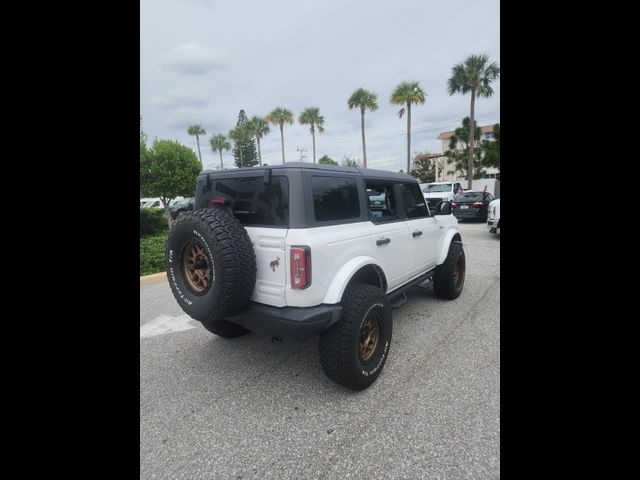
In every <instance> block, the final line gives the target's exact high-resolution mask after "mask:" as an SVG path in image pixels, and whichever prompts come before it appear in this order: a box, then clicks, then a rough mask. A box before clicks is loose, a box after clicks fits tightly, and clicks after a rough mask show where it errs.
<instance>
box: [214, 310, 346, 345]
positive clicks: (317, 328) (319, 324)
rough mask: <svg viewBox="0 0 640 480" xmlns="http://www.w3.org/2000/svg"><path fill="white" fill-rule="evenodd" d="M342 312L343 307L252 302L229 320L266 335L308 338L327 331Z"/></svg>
mask: <svg viewBox="0 0 640 480" xmlns="http://www.w3.org/2000/svg"><path fill="white" fill-rule="evenodd" d="M341 313H342V306H340V305H338V304H336V305H327V304H322V305H318V306H315V307H272V306H269V305H263V304H260V303H254V302H251V303H250V304H249V307H247V308H246V309H245V310H244V311H243V312H241V313H239V314H238V315H234V316H233V317H226V320H228V321H230V322H233V323H237V324H239V325H242V326H243V327H245V328H247V329H249V330H252V331H254V332H257V333H261V334H263V335H270V336H273V337H278V338H305V337H309V336H311V335H315V334H317V333H321V332H323V331H325V330H328V329H329V328H331V327H332V326H333V324H335V323H336V322H337V321H338V320H339V319H340V315H341Z"/></svg>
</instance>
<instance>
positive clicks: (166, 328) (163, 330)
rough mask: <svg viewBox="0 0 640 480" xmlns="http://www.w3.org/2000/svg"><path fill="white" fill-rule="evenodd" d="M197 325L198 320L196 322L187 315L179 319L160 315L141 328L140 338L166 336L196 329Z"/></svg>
mask: <svg viewBox="0 0 640 480" xmlns="http://www.w3.org/2000/svg"><path fill="white" fill-rule="evenodd" d="M197 325H198V322H197V320H194V319H193V318H191V317H190V316H189V315H186V314H185V315H180V316H179V317H171V316H169V315H160V316H159V317H156V318H154V319H153V320H151V321H150V322H147V323H145V324H144V325H142V326H141V327H140V338H148V337H155V336H156V335H165V334H167V333H173V332H180V331H182V330H190V329H192V328H196V326H197Z"/></svg>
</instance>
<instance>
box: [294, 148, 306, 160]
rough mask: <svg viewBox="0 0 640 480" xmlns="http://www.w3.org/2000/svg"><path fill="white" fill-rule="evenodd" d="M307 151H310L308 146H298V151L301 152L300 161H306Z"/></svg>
mask: <svg viewBox="0 0 640 480" xmlns="http://www.w3.org/2000/svg"><path fill="white" fill-rule="evenodd" d="M307 151H308V149H307V147H304V148H300V147H298V148H296V152H298V153H299V154H300V161H301V162H304V159H305V158H307V155H306V153H307Z"/></svg>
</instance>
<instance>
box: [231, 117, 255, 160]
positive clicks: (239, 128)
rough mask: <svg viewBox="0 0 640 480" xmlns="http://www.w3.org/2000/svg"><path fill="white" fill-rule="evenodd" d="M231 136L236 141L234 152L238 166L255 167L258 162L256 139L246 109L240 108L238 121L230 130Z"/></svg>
mask: <svg viewBox="0 0 640 480" xmlns="http://www.w3.org/2000/svg"><path fill="white" fill-rule="evenodd" d="M229 138H231V140H233V141H234V142H235V145H234V146H233V150H232V153H233V158H235V164H236V166H237V167H253V166H254V165H257V164H258V159H257V155H256V141H255V140H254V138H253V132H252V131H251V125H250V124H249V120H248V119H247V115H246V114H245V113H244V110H240V113H239V114H238V122H237V123H236V127H235V128H234V129H232V130H231V131H230V132H229Z"/></svg>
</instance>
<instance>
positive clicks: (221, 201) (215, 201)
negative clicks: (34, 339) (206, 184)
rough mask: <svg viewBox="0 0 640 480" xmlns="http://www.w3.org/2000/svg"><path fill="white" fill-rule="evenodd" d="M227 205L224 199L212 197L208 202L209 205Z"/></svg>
mask: <svg viewBox="0 0 640 480" xmlns="http://www.w3.org/2000/svg"><path fill="white" fill-rule="evenodd" d="M226 203H227V200H226V199H225V198H224V197H213V198H212V199H211V200H210V201H209V205H224V204H226Z"/></svg>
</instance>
